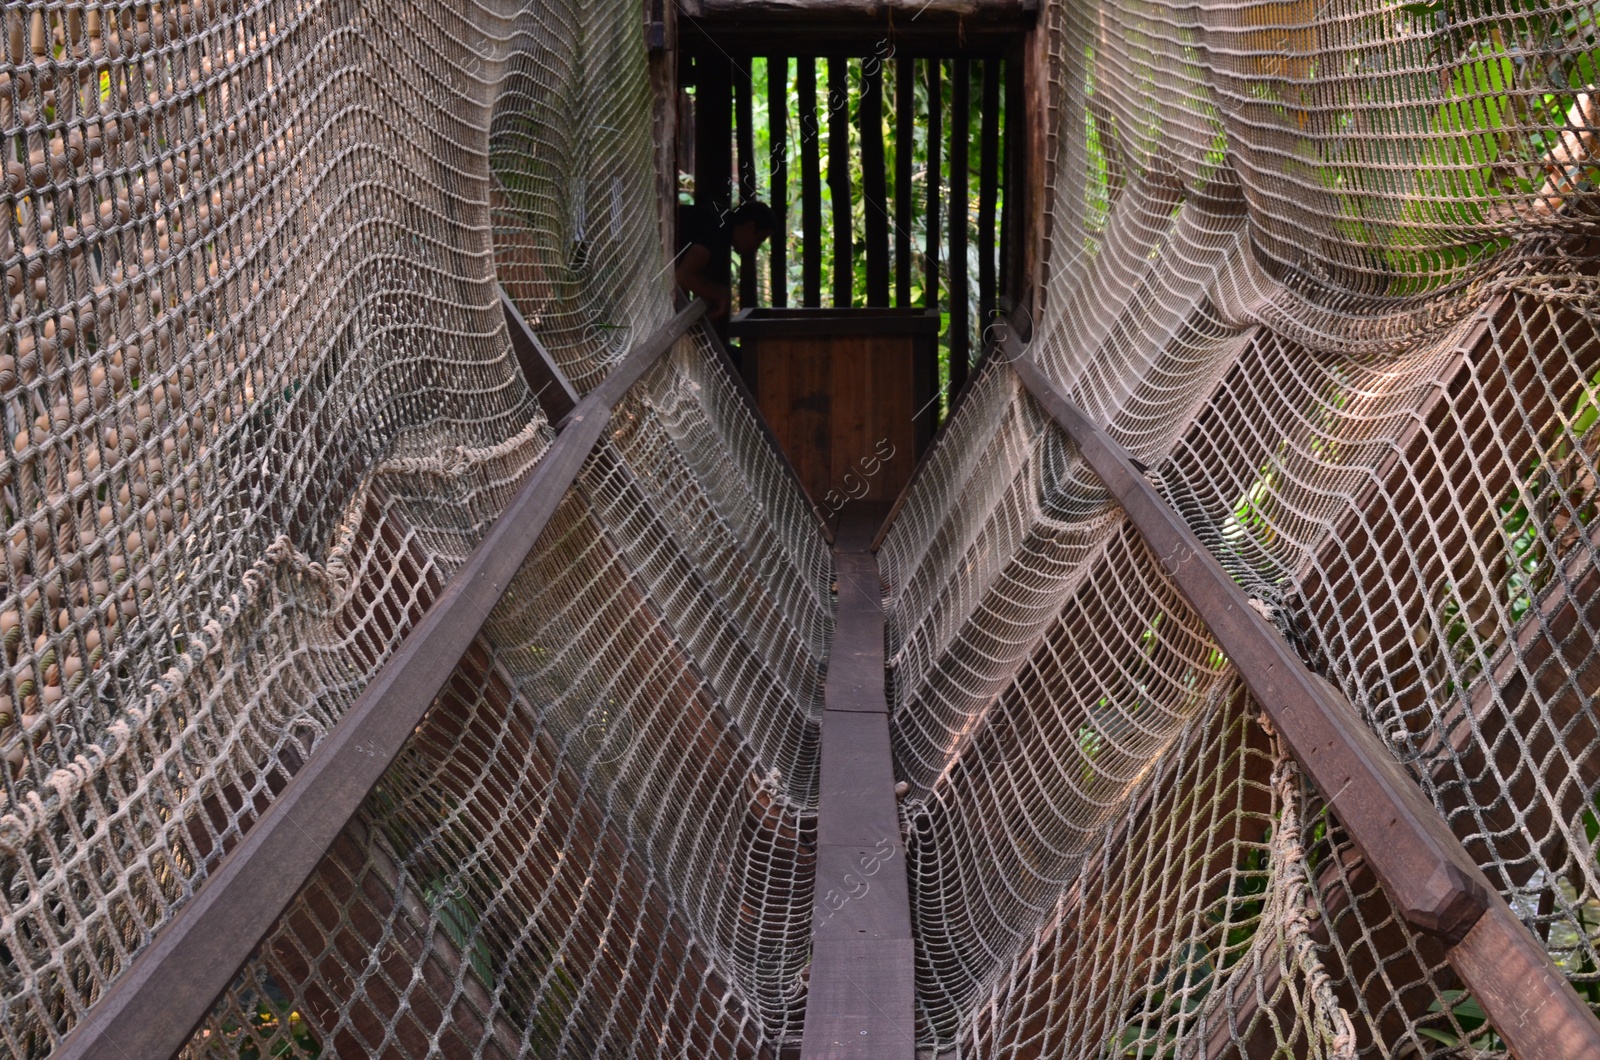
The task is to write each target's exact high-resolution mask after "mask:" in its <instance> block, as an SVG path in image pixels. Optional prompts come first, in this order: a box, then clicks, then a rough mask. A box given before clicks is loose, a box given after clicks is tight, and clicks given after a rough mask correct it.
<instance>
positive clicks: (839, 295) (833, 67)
mask: <svg viewBox="0 0 1600 1060" xmlns="http://www.w3.org/2000/svg"><path fill="white" fill-rule="evenodd" d="M828 195H829V198H830V199H831V200H832V203H833V304H834V305H835V306H836V307H838V306H848V305H850V304H851V297H852V294H853V292H854V288H855V243H854V238H853V237H854V233H853V232H852V230H851V210H850V65H849V61H848V60H845V59H829V60H828Z"/></svg>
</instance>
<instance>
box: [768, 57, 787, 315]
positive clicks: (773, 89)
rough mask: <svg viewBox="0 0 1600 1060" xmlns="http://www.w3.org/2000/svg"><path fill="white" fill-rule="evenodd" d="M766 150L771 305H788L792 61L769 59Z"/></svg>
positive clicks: (778, 58) (781, 306) (777, 58)
mask: <svg viewBox="0 0 1600 1060" xmlns="http://www.w3.org/2000/svg"><path fill="white" fill-rule="evenodd" d="M767 146H768V150H769V152H770V154H769V155H768V159H769V165H770V172H771V174H772V176H771V178H770V180H769V181H768V188H767V205H769V206H771V207H772V213H773V216H775V217H776V218H777V219H778V230H777V231H776V232H774V233H772V242H771V243H770V244H769V247H768V250H767V260H768V262H770V263H771V267H772V276H771V282H772V304H773V305H775V306H777V307H778V308H780V309H782V308H783V307H785V306H787V305H788V304H789V60H788V59H787V58H784V57H783V56H778V55H773V56H768V57H767Z"/></svg>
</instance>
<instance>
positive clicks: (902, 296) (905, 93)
mask: <svg viewBox="0 0 1600 1060" xmlns="http://www.w3.org/2000/svg"><path fill="white" fill-rule="evenodd" d="M916 79H917V64H916V61H915V60H913V59H896V60H895V64H894V304H895V305H896V307H898V308H900V309H910V308H911V273H912V271H913V268H914V266H913V264H912V261H911V208H912V207H911V203H912V199H911V156H912V155H913V154H915V153H916V143H917V140H916V136H917V125H916V122H917V80H916Z"/></svg>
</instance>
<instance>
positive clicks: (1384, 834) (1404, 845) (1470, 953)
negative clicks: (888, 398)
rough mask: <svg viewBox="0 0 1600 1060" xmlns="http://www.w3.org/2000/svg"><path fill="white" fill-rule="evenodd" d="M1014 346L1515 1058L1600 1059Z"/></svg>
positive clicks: (1325, 713) (1448, 840)
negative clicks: (1441, 944)
mask: <svg viewBox="0 0 1600 1060" xmlns="http://www.w3.org/2000/svg"><path fill="white" fill-rule="evenodd" d="M1005 345H1006V349H1007V352H1008V354H1009V355H1010V356H1009V362H1010V363H1011V365H1012V368H1013V370H1014V371H1016V373H1017V375H1018V377H1019V378H1020V379H1021V380H1022V383H1023V385H1024V386H1025V387H1026V388H1027V390H1028V392H1029V393H1030V394H1031V395H1032V396H1033V398H1034V400H1036V401H1037V402H1038V403H1039V405H1040V406H1041V407H1042V408H1043V409H1044V410H1045V412H1046V413H1047V414H1048V415H1049V416H1050V417H1051V419H1053V420H1054V421H1055V422H1056V423H1057V424H1058V425H1059V426H1060V427H1061V428H1062V429H1063V430H1064V431H1065V432H1066V433H1067V435H1068V436H1069V437H1070V438H1071V439H1072V440H1073V442H1074V443H1076V444H1077V446H1078V449H1079V452H1080V453H1081V455H1082V457H1083V460H1084V462H1085V464H1087V465H1088V467H1089V469H1090V470H1091V471H1093V472H1094V474H1095V475H1096V476H1097V477H1098V478H1099V479H1100V480H1101V482H1103V483H1104V484H1105V486H1106V487H1107V489H1109V490H1110V492H1111V494H1112V496H1113V497H1114V498H1115V499H1116V500H1117V503H1118V504H1119V505H1120V506H1121V507H1122V509H1123V511H1124V512H1125V513H1126V514H1127V516H1128V519H1129V521H1130V522H1132V523H1133V525H1134V527H1135V528H1136V529H1137V530H1138V531H1139V533H1140V535H1141V536H1142V537H1143V538H1144V540H1145V543H1146V544H1147V545H1148V546H1149V548H1150V550H1151V552H1152V553H1154V554H1155V555H1156V556H1157V557H1158V560H1159V562H1160V564H1161V567H1162V570H1163V571H1165V573H1166V574H1167V575H1168V576H1169V577H1170V578H1171V579H1172V582H1173V584H1174V586H1175V587H1176V588H1177V589H1178V591H1179V592H1180V593H1182V595H1183V596H1184V598H1185V599H1186V600H1188V602H1189V604H1190V606H1192V607H1193V608H1194V609H1195V612H1196V613H1197V614H1198V615H1199V616H1200V619H1201V621H1203V622H1204V623H1205V624H1206V626H1207V627H1208V628H1209V629H1210V631H1211V634H1212V636H1213V637H1215V638H1216V641H1217V645H1218V647H1220V648H1221V649H1222V651H1223V653H1224V654H1226V655H1227V657H1228V659H1229V660H1230V662H1231V663H1232V664H1233V666H1234V668H1235V669H1236V670H1237V671H1238V673H1239V676H1240V677H1241V678H1242V679H1243V681H1244V683H1245V685H1246V687H1247V688H1249V690H1250V693H1251V695H1252V696H1253V697H1254V699H1255V700H1256V702H1257V703H1259V704H1260V705H1261V707H1262V708H1263V709H1264V710H1265V711H1266V713H1267V715H1268V716H1269V717H1270V718H1271V720H1272V722H1273V725H1274V726H1275V727H1276V728H1277V730H1278V732H1279V733H1280V735H1282V737H1283V739H1284V742H1285V743H1286V744H1287V745H1288V746H1289V749H1290V751H1291V753H1292V754H1293V755H1294V757H1295V760H1296V761H1297V762H1298V763H1299V765H1300V767H1301V769H1302V770H1304V772H1305V773H1306V775H1307V776H1308V777H1310V778H1311V780H1312V782H1313V783H1314V784H1316V786H1317V788H1318V790H1319V791H1320V792H1321V793H1322V796H1323V798H1324V800H1325V801H1326V802H1327V804H1328V806H1329V807H1330V808H1332V809H1334V810H1335V811H1336V812H1337V813H1338V815H1339V820H1340V822H1341V824H1342V825H1343V826H1344V829H1345V831H1346V832H1347V833H1348V834H1349V835H1350V838H1351V840H1352V841H1353V842H1354V843H1355V844H1356V846H1357V847H1358V848H1360V850H1361V852H1362V856H1363V857H1364V858H1365V860H1366V862H1367V864H1368V865H1369V866H1370V867H1371V868H1372V870H1373V872H1374V874H1375V875H1376V876H1377V877H1378V880H1379V882H1380V883H1381V884H1382V885H1383V888H1384V891H1385V893H1386V894H1387V895H1388V896H1389V899H1390V901H1391V902H1393V904H1394V906H1395V908H1396V910H1397V911H1398V912H1399V913H1400V914H1401V916H1402V917H1404V918H1405V920H1406V922H1407V923H1408V924H1410V925H1411V926H1412V927H1414V928H1416V929H1417V930H1420V931H1423V932H1426V933H1428V934H1430V935H1434V936H1436V937H1438V938H1440V939H1441V940H1443V941H1444V942H1445V943H1447V944H1448V945H1449V946H1450V950H1449V951H1448V954H1447V956H1448V958H1449V960H1450V963H1451V965H1452V966H1453V967H1454V968H1455V970H1456V972H1457V973H1458V974H1459V975H1460V976H1461V978H1462V979H1463V981H1465V983H1466V984H1467V986H1468V988H1469V989H1470V990H1471V991H1472V993H1473V995H1474V996H1475V997H1476V998H1477V999H1478V1001H1479V1003H1480V1004H1482V1006H1483V1008H1484V1011H1485V1012H1486V1013H1487V1015H1488V1017H1489V1020H1490V1022H1491V1023H1492V1024H1493V1025H1494V1027H1495V1028H1496V1030H1497V1031H1499V1033H1500V1034H1501V1036H1502V1037H1503V1038H1505V1040H1506V1041H1507V1042H1508V1043H1509V1044H1510V1046H1511V1048H1512V1050H1513V1051H1514V1052H1515V1053H1516V1054H1517V1055H1518V1056H1521V1057H1526V1058H1533V1057H1544V1056H1600V1021H1597V1020H1596V1019H1595V1017H1594V1014H1593V1013H1592V1012H1591V1011H1590V1010H1589V1007H1588V1006H1587V1005H1586V1004H1585V1003H1584V1002H1583V1001H1582V1000H1581V999H1580V998H1579V997H1578V995H1577V992H1576V991H1574V990H1573V989H1572V985H1571V983H1569V982H1568V981H1567V979H1566V977H1565V976H1564V975H1562V974H1561V971H1560V970H1559V969H1558V968H1557V967H1556V966H1555V963H1554V962H1553V961H1552V960H1551V959H1550V955H1549V954H1548V953H1546V952H1545V950H1544V947H1543V946H1541V945H1540V944H1539V942H1538V941H1537V940H1536V939H1535V938H1534V937H1533V935H1532V934H1531V933H1530V932H1528V930H1527V929H1526V928H1524V927H1523V926H1522V924H1521V922H1520V921H1518V920H1517V918H1516V916H1515V914H1514V913H1513V912H1512V910H1511V908H1510V907H1509V906H1508V905H1507V904H1506V902H1505V900H1504V899H1503V898H1501V896H1500V894H1499V892H1498V891H1497V890H1495V889H1494V888H1493V887H1492V886H1491V885H1490V884H1489V881H1488V879H1487V878H1486V877H1485V876H1484V874H1483V872H1482V870H1480V869H1479V868H1478V866H1477V865H1476V864H1475V863H1474V862H1473V861H1472V860H1471V858H1470V857H1468V855H1467V853H1466V851H1465V850H1464V849H1463V848H1462V846H1461V844H1460V842H1459V841H1458V840H1457V839H1456V837H1455V836H1454V835H1453V834H1452V833H1451V832H1450V829H1449V827H1448V825H1447V824H1446V823H1445V821H1444V819H1443V817H1441V816H1440V815H1439V813H1438V812H1437V811H1436V810H1435V809H1434V807H1433V806H1432V805H1430V804H1429V803H1428V802H1427V800H1426V799H1425V798H1424V797H1423V795H1422V792H1421V790H1420V789H1419V788H1418V787H1417V785H1416V783H1415V782H1414V781H1412V780H1411V778H1410V777H1408V776H1407V775H1406V774H1405V772H1404V771H1403V770H1402V769H1401V767H1400V765H1399V763H1397V762H1396V761H1395V759H1394V757H1393V756H1392V755H1390V754H1389V753H1388V751H1387V750H1386V749H1385V748H1384V747H1383V745H1382V744H1381V743H1379V741H1378V739H1377V737H1376V736H1375V735H1374V734H1373V733H1372V731H1371V730H1370V729H1369V728H1368V727H1367V726H1366V724H1365V723H1364V722H1363V721H1362V720H1361V718H1360V716H1359V714H1358V713H1357V712H1356V709H1355V707H1354V706H1352V705H1351V704H1350V702H1349V701H1348V700H1347V699H1345V698H1344V696H1343V695H1342V694H1341V693H1340V692H1339V691H1338V690H1337V689H1335V688H1334V687H1333V685H1332V684H1330V683H1329V682H1328V681H1326V680H1325V679H1324V678H1322V677H1320V676H1318V675H1316V674H1314V673H1312V672H1311V671H1310V670H1309V669H1308V668H1307V667H1306V665H1305V663H1304V662H1303V661H1302V660H1301V659H1300V658H1299V656H1297V655H1296V654H1295V653H1294V652H1293V650H1292V649H1291V648H1290V646H1289V645H1288V644H1287V643H1286V642H1285V641H1284V640H1283V638H1282V637H1280V636H1279V635H1278V633H1277V631H1276V630H1275V629H1274V628H1273V627H1272V626H1271V625H1269V624H1268V623H1267V621H1266V619H1265V618H1263V617H1262V616H1261V615H1260V614H1258V613H1257V612H1256V610H1255V608H1254V607H1252V606H1251V602H1250V600H1249V598H1248V597H1246V596H1245V594H1244V592H1243V590H1241V589H1240V588H1239V586H1238V584H1237V583H1236V582H1234V580H1233V579H1232V578H1231V577H1230V576H1229V575H1228V573H1227V572H1226V571H1225V570H1223V568H1222V566H1221V564H1219V563H1218V562H1217V561H1216V559H1215V558H1214V557H1213V556H1212V555H1211V553H1210V552H1209V551H1208V550H1207V549H1206V548H1205V546H1204V545H1203V544H1202V543H1201V542H1200V540H1199V538H1198V537H1197V536H1196V535H1195V533H1194V531H1193V530H1192V529H1190V527H1189V525H1188V524H1187V523H1186V522H1185V521H1184V519H1183V517H1182V516H1181V515H1179V514H1178V512H1177V511H1176V510H1174V509H1173V508H1172V507H1171V506H1170V505H1169V504H1168V503H1167V502H1166V500H1165V499H1164V498H1163V497H1162V496H1161V495H1160V494H1159V493H1158V492H1157V491H1156V489H1155V487H1154V486H1153V485H1151V484H1150V482H1149V481H1148V480H1147V479H1146V478H1145V477H1144V475H1143V474H1141V473H1140V472H1139V470H1138V469H1137V468H1136V467H1135V465H1134V463H1133V461H1132V459H1131V458H1130V457H1129V456H1128V454H1127V452H1126V451H1125V450H1124V449H1123V448H1122V446H1120V445H1119V444H1117V442H1116V441H1115V440H1114V439H1112V438H1111V437H1110V435H1108V434H1107V433H1106V432H1105V431H1104V430H1103V429H1101V428H1100V427H1099V426H1098V425H1096V424H1094V423H1093V422H1091V421H1090V420H1089V419H1088V418H1087V417H1086V416H1085V415H1084V413H1083V412H1082V410H1081V409H1079V408H1078V407H1077V406H1076V405H1075V404H1073V402H1072V401H1071V400H1070V399H1068V397H1067V396H1066V395H1065V394H1064V393H1063V392H1062V391H1061V390H1060V389H1059V388H1058V387H1057V386H1056V385H1055V384H1054V383H1053V382H1052V381H1051V380H1050V379H1049V378H1048V377H1047V376H1046V375H1045V374H1044V373H1043V372H1042V371H1041V370H1040V369H1039V367H1038V365H1037V364H1035V363H1034V361H1033V359H1032V357H1031V355H1029V354H1027V353H1025V352H1024V351H1023V350H1022V349H1021V347H1020V343H1019V342H1018V341H1017V339H1016V337H1015V336H1013V335H1007V337H1006V339H1005Z"/></svg>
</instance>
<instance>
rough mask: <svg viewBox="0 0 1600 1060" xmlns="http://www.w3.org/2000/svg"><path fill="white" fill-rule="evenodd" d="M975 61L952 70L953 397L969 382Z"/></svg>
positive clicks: (957, 63) (963, 62)
mask: <svg viewBox="0 0 1600 1060" xmlns="http://www.w3.org/2000/svg"><path fill="white" fill-rule="evenodd" d="M971 126H972V64H971V63H970V62H968V61H967V60H966V59H957V60H956V61H955V62H954V63H952V64H951V70H950V399H951V400H952V401H954V400H955V396H956V395H957V394H959V393H961V388H962V387H963V386H965V385H966V383H967V367H968V365H969V363H970V359H971V356H972V354H971V339H970V337H969V336H968V334H967V331H968V327H969V323H968V320H967V196H968V192H969V190H970V189H969V187H968V185H969V181H968V179H967V151H968V148H969V144H970V141H971V138H972V129H971Z"/></svg>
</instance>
